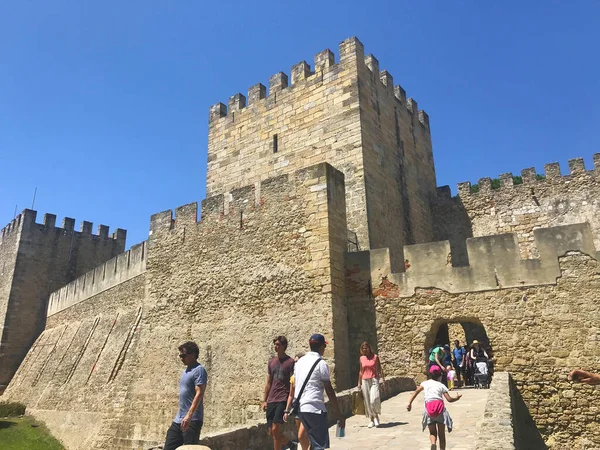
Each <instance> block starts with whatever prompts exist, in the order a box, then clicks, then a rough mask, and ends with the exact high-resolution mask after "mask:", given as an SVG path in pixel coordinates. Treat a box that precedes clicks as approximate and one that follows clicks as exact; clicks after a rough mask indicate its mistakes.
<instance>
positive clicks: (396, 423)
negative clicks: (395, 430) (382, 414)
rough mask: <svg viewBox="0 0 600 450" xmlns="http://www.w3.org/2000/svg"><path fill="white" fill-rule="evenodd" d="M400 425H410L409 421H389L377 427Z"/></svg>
mask: <svg viewBox="0 0 600 450" xmlns="http://www.w3.org/2000/svg"><path fill="white" fill-rule="evenodd" d="M399 425H408V422H387V423H382V424H380V425H379V427H377V428H392V427H397V426H399Z"/></svg>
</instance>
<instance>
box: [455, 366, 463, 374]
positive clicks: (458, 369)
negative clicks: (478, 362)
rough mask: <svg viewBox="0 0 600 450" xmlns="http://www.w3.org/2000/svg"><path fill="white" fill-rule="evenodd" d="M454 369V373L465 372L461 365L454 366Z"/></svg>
mask: <svg viewBox="0 0 600 450" xmlns="http://www.w3.org/2000/svg"><path fill="white" fill-rule="evenodd" d="M454 371H455V372H456V375H462V374H464V373H465V368H464V367H461V366H457V365H455V366H454Z"/></svg>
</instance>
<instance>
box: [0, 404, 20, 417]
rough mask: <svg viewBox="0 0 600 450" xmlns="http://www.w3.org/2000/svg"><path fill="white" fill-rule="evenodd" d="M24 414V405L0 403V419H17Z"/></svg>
mask: <svg viewBox="0 0 600 450" xmlns="http://www.w3.org/2000/svg"><path fill="white" fill-rule="evenodd" d="M23 414H25V405H24V404H22V403H17V402H0V417H17V416H22V415H23Z"/></svg>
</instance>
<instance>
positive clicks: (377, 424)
mask: <svg viewBox="0 0 600 450" xmlns="http://www.w3.org/2000/svg"><path fill="white" fill-rule="evenodd" d="M373 423H374V424H375V428H377V427H378V426H379V419H377V418H375V420H374V421H373Z"/></svg>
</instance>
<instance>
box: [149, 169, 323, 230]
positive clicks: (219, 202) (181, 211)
mask: <svg viewBox="0 0 600 450" xmlns="http://www.w3.org/2000/svg"><path fill="white" fill-rule="evenodd" d="M320 166H321V165H317V166H313V167H309V168H307V169H302V170H298V171H296V172H295V174H289V175H288V174H285V175H280V176H277V177H272V178H268V179H266V180H263V181H261V182H260V183H255V184H253V185H250V186H244V187H241V188H238V189H233V190H232V191H230V192H226V193H225V194H218V195H214V196H212V197H208V198H206V199H204V200H202V204H201V220H200V221H199V220H198V203H197V202H193V203H188V204H187V205H183V206H180V207H178V208H176V209H175V211H174V212H173V210H171V209H169V210H166V211H162V212H159V213H157V214H154V215H152V216H151V218H150V235H152V234H154V233H155V232H157V231H165V230H173V229H175V228H178V227H182V226H186V225H190V224H195V223H201V224H204V223H213V222H222V221H228V220H232V221H234V222H235V223H236V224H240V223H241V221H243V220H244V213H248V212H251V211H253V210H255V209H256V208H259V207H260V206H262V205H263V204H264V202H265V197H268V198H270V199H271V201H273V200H274V199H278V200H281V201H285V200H286V199H288V198H290V195H291V193H292V192H293V191H294V190H295V187H296V185H297V184H296V181H295V179H294V176H295V177H298V176H299V174H301V173H304V172H306V171H307V170H313V168H317V167H320ZM240 226H241V225H240Z"/></svg>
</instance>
